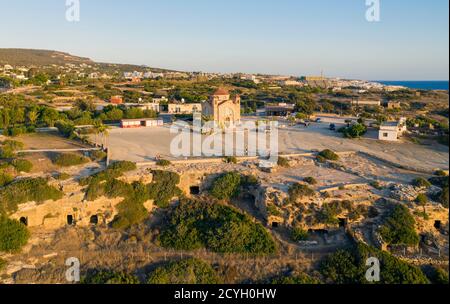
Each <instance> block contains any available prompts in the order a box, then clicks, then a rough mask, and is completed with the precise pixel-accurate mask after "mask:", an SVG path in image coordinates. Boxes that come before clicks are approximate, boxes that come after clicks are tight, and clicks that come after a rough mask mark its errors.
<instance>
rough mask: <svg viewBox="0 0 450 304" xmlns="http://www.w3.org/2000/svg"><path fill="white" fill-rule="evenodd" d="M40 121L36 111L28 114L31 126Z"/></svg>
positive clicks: (29, 111)
mask: <svg viewBox="0 0 450 304" xmlns="http://www.w3.org/2000/svg"><path fill="white" fill-rule="evenodd" d="M38 119H39V113H38V111H37V110H36V109H34V108H33V109H30V110H28V112H27V120H28V123H29V124H30V125H36V122H37V121H38Z"/></svg>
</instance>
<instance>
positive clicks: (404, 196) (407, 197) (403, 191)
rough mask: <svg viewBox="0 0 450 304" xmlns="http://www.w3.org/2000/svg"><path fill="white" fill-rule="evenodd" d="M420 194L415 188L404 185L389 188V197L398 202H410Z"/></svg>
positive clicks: (394, 185)
mask: <svg viewBox="0 0 450 304" xmlns="http://www.w3.org/2000/svg"><path fill="white" fill-rule="evenodd" d="M419 194H420V192H419V191H418V190H417V188H416V187H414V186H411V185H405V184H393V185H391V186H390V194H389V196H390V197H391V198H393V199H395V200H398V201H404V202H412V201H414V200H415V199H416V198H417V196H418V195H419Z"/></svg>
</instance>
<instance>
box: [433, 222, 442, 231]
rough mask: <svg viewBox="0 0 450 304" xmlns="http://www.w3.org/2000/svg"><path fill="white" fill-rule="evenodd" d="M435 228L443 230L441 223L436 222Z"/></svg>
mask: <svg viewBox="0 0 450 304" xmlns="http://www.w3.org/2000/svg"><path fill="white" fill-rule="evenodd" d="M434 228H436V229H437V230H441V228H442V222H441V221H435V222H434Z"/></svg>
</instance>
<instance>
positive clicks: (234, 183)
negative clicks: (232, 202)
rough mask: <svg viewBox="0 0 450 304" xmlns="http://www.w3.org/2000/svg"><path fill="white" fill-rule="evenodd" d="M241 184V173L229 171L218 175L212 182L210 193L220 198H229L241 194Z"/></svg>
mask: <svg viewBox="0 0 450 304" xmlns="http://www.w3.org/2000/svg"><path fill="white" fill-rule="evenodd" d="M240 186H241V175H240V174H239V173H236V172H229V173H225V174H223V175H221V176H220V177H218V178H217V179H216V180H215V181H214V182H213V184H212V187H211V190H210V193H211V195H212V196H213V197H214V198H216V199H219V200H229V199H231V198H232V197H236V196H237V195H239V190H240Z"/></svg>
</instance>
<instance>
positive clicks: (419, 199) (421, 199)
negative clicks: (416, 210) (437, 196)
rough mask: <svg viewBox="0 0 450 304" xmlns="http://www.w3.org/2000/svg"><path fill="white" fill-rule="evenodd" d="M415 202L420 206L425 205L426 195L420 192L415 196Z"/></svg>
mask: <svg viewBox="0 0 450 304" xmlns="http://www.w3.org/2000/svg"><path fill="white" fill-rule="evenodd" d="M415 202H416V203H417V204H419V205H420V206H423V205H426V204H427V203H428V197H427V196H426V195H425V194H423V193H420V194H419V195H418V196H417V197H416V199H415Z"/></svg>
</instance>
